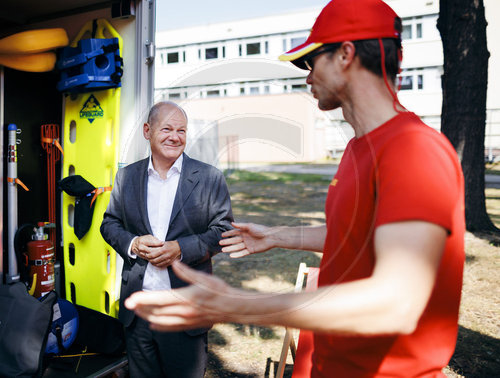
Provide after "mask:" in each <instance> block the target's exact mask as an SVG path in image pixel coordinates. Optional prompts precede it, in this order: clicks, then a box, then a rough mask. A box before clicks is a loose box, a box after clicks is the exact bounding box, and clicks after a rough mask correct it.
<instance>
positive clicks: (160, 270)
mask: <svg viewBox="0 0 500 378" xmlns="http://www.w3.org/2000/svg"><path fill="white" fill-rule="evenodd" d="M186 132H187V116H186V114H185V112H184V110H183V109H182V108H180V107H179V106H177V105H176V104H174V103H172V102H160V103H158V104H156V105H154V106H153V107H152V108H151V111H150V113H149V116H148V121H147V123H145V124H144V129H143V133H144V137H145V138H146V139H147V140H149V142H150V145H151V156H150V157H149V158H146V159H144V160H141V161H138V162H136V163H134V164H131V165H129V166H127V167H125V168H123V169H120V170H119V171H118V173H117V175H116V178H115V183H114V186H113V191H112V192H111V200H110V203H109V205H108V208H107V210H106V213H105V214H104V219H103V222H102V225H101V233H102V236H103V237H104V239H105V240H106V241H107V242H108V243H109V244H110V245H111V246H112V247H113V248H114V249H115V251H116V252H117V253H119V254H120V256H121V257H122V258H123V260H124V266H123V272H122V285H121V294H120V311H119V319H120V320H121V321H122V322H123V323H124V325H125V327H126V328H125V329H126V332H125V333H126V339H127V352H128V356H129V371H130V375H131V377H133V378H134V377H202V376H203V374H204V372H205V368H206V362H207V329H198V330H193V331H188V332H173V333H162V332H156V331H154V330H151V329H150V328H149V325H148V323H146V322H145V321H144V320H142V319H141V318H138V317H136V316H135V314H134V313H133V312H132V311H129V310H127V309H126V308H125V306H123V301H124V300H125V299H126V298H127V297H128V296H129V295H131V294H132V293H134V292H136V291H139V290H166V289H167V290H168V289H172V288H174V289H175V288H179V287H182V286H185V285H186V283H184V282H183V281H182V280H180V279H179V278H178V277H177V276H176V275H175V273H174V272H173V271H172V269H171V267H170V265H171V264H172V263H173V262H174V261H175V260H181V261H183V262H184V263H186V264H189V265H190V266H191V267H193V268H194V269H197V270H200V271H204V272H211V271H212V263H211V257H212V256H213V255H214V254H215V253H217V252H219V251H220V247H219V240H220V238H221V233H222V232H224V231H226V230H229V229H230V228H231V221H232V212H231V202H230V198H229V193H228V190H227V186H226V182H225V180H224V176H223V175H222V173H221V172H220V171H219V170H217V169H216V168H214V167H212V166H210V165H208V164H205V163H202V162H200V161H197V160H194V159H191V158H189V157H188V156H187V155H186V154H184V148H185V145H186Z"/></svg>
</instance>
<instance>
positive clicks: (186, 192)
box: [170, 154, 200, 224]
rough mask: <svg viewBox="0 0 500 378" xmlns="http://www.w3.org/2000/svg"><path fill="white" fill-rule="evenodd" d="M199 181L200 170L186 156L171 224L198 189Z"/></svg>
mask: <svg viewBox="0 0 500 378" xmlns="http://www.w3.org/2000/svg"><path fill="white" fill-rule="evenodd" d="M199 181H200V177H199V170H198V168H196V167H194V164H193V161H192V159H191V158H189V156H187V155H186V154H184V160H183V162H182V170H181V177H180V178H179V186H178V187H177V193H176V194H175V200H174V206H173V208H172V215H171V216H170V224H172V221H173V220H174V219H175V217H176V216H177V215H178V214H179V211H180V210H181V209H182V207H183V206H184V203H186V201H187V199H188V198H189V196H190V195H191V192H192V191H193V189H194V188H195V187H196V185H198V182H199Z"/></svg>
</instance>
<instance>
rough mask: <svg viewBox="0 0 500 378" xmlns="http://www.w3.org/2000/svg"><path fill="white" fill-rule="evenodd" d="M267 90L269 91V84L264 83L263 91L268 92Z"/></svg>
mask: <svg viewBox="0 0 500 378" xmlns="http://www.w3.org/2000/svg"><path fill="white" fill-rule="evenodd" d="M269 92H270V88H269V85H265V86H264V93H269Z"/></svg>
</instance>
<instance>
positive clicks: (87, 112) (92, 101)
mask: <svg viewBox="0 0 500 378" xmlns="http://www.w3.org/2000/svg"><path fill="white" fill-rule="evenodd" d="M102 117H104V110H102V108H101V104H99V101H97V99H96V98H95V97H94V95H93V94H91V95H90V96H89V98H88V99H87V101H85V104H83V107H82V109H81V110H80V118H86V119H88V121H89V122H90V123H92V122H94V120H95V119H96V118H102Z"/></svg>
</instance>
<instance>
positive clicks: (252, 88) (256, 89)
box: [250, 87, 260, 94]
mask: <svg viewBox="0 0 500 378" xmlns="http://www.w3.org/2000/svg"><path fill="white" fill-rule="evenodd" d="M259 93H260V90H259V87H250V94H259Z"/></svg>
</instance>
